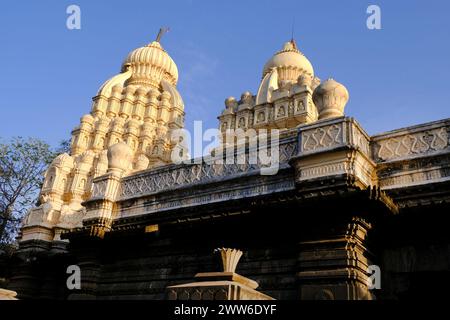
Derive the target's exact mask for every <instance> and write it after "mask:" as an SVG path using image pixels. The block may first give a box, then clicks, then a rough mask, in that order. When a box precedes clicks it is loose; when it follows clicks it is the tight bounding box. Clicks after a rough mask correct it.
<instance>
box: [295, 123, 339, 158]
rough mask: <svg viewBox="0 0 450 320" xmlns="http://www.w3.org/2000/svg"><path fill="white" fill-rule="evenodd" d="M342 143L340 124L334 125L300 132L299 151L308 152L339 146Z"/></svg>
mask: <svg viewBox="0 0 450 320" xmlns="http://www.w3.org/2000/svg"><path fill="white" fill-rule="evenodd" d="M342 142H343V135H342V123H336V124H332V125H328V126H325V127H318V128H315V129H312V130H307V131H304V132H302V149H301V151H303V152H308V151H315V150H318V149H322V148H330V147H334V146H337V145H340V144H342Z"/></svg>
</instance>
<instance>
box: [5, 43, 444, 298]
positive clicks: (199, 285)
mask: <svg viewBox="0 0 450 320" xmlns="http://www.w3.org/2000/svg"><path fill="white" fill-rule="evenodd" d="M257 77H259V75H257ZM177 81H178V70H177V67H176V65H175V63H174V61H173V60H172V59H171V58H170V57H169V55H168V54H167V53H166V52H165V51H164V50H163V49H162V47H161V44H160V43H159V42H152V43H151V44H149V45H148V46H145V47H142V48H139V49H136V50H135V51H133V52H132V53H130V55H129V56H128V57H127V58H126V60H125V62H124V63H123V65H122V71H121V73H120V74H118V75H116V76H114V77H113V78H111V79H110V80H108V81H107V82H106V83H105V84H104V85H103V86H102V87H101V88H100V90H99V91H98V93H97V95H96V96H95V97H94V99H93V100H94V102H93V107H92V110H91V113H90V114H88V115H85V116H83V117H82V118H81V124H80V126H79V127H77V128H75V129H74V130H73V139H72V146H71V153H70V155H69V154H63V155H61V156H59V157H57V158H56V159H55V161H54V162H53V163H52V165H51V166H50V167H49V169H48V171H47V173H46V178H45V183H44V186H43V188H42V193H41V202H42V204H41V206H39V207H37V208H35V209H33V210H31V212H30V213H29V215H28V216H27V217H26V219H25V221H24V225H23V228H22V233H21V238H20V249H19V251H18V253H17V254H16V256H15V259H14V263H13V265H14V267H12V268H11V270H12V271H11V276H10V281H9V287H8V288H9V289H11V290H15V291H17V292H18V297H19V298H32V297H50V298H63V299H66V298H70V299H77V298H92V299H111V298H139V299H141V298H146V299H178V300H186V299H188V300H189V299H228V300H231V299H244V298H246V299H307V300H310V299H344V300H348V299H350V300H361V299H374V298H377V299H402V298H409V297H420V296H422V295H424V294H426V292H428V291H429V290H431V289H432V282H427V281H426V279H431V280H430V281H436V280H437V279H438V278H439V279H441V280H442V279H444V280H445V279H447V280H448V279H449V275H448V270H449V269H450V268H449V261H450V259H449V252H448V243H449V242H448V236H446V235H448V232H447V231H446V230H445V226H444V225H441V224H439V216H440V215H442V214H444V213H445V214H447V213H448V212H450V211H449V209H450V208H449V200H450V197H449V195H450V188H449V186H450V146H449V132H450V120H449V119H444V120H439V121H435V122H430V123H425V124H421V125H416V126H412V127H408V128H403V129H397V130H394V131H390V132H385V133H382V134H378V135H375V136H370V135H368V134H367V133H366V132H365V131H364V129H363V127H362V126H361V125H360V124H359V123H358V122H357V121H356V120H355V119H353V118H350V117H347V116H345V112H344V108H345V105H346V103H347V101H348V99H349V93H348V91H347V89H346V88H345V87H344V86H343V85H342V84H340V83H339V82H337V81H336V80H333V79H328V80H325V81H320V79H319V78H318V77H316V75H315V73H314V69H313V66H312V64H311V63H310V62H309V60H308V59H307V58H306V57H305V56H304V55H303V53H301V52H300V50H299V48H298V46H297V44H296V43H295V41H293V40H291V41H289V42H287V43H285V44H284V46H283V47H282V50H281V51H279V52H276V53H275V54H274V55H273V56H272V58H270V59H269V61H268V62H267V63H266V65H265V66H264V68H263V73H262V79H261V82H260V85H259V89H258V92H257V93H256V95H253V94H252V93H250V92H244V93H243V94H242V96H241V98H240V99H239V100H237V99H235V98H233V97H229V98H227V99H226V101H225V110H223V112H222V113H221V114H220V115H219V128H220V130H221V132H222V133H223V134H224V135H226V132H227V130H234V129H242V130H243V131H248V130H250V129H255V130H259V129H278V130H280V132H281V134H280V141H279V144H278V145H277V148H278V149H277V151H278V154H279V170H278V171H277V173H276V174H274V175H261V168H262V166H261V164H260V163H259V162H258V163H256V164H252V163H249V162H248V161H247V162H244V163H239V164H238V163H221V164H219V163H206V162H197V161H192V162H191V163H184V164H170V159H171V158H170V154H171V152H172V150H174V148H175V145H174V143H172V141H171V140H170V133H171V131H172V130H174V129H178V128H181V127H183V118H184V106H183V102H182V99H181V97H180V95H179V93H178V92H177V90H176V84H177ZM218 111H219V110H218ZM388 116H389V115H386V117H388ZM180 151H182V152H183V151H185V150H180ZM236 152H237V151H236ZM216 248H235V249H239V250H234V251H233V250H231V249H229V250H228V249H223V250H222V252H229V255H230V256H229V258H226V259H228V260H226V259H225V260H226V261H230V260H229V259H236V260H233V261H232V262H227V263H225V262H224V266H225V265H226V266H225V267H224V268H223V271H222V272H216V271H220V270H218V269H219V267H220V264H219V262H218V261H217V260H215V258H214V255H213V251H214V249H216ZM227 250H228V251H227ZM227 254H228V253H227ZM227 257H228V256H227ZM236 257H237V258H236ZM239 258H240V260H239ZM222 259H224V258H223V257H222ZM225 260H224V261H225ZM237 261H240V263H239V264H237ZM68 265H78V266H80V268H81V270H82V288H81V290H74V291H71V290H68V289H67V288H66V282H65V279H66V276H67V275H66V273H65V272H66V269H67V266H68ZM372 265H376V266H379V268H380V270H381V279H382V280H381V281H382V283H381V289H378V290H371V289H370V288H369V287H368V279H369V277H370V273H369V266H372ZM227 266H228V267H227ZM230 266H231V267H230ZM205 272H206V273H205ZM236 272H239V274H237V273H236ZM192 279H194V280H192ZM211 281H212V282H211ZM211 283H213V284H214V285H211ZM239 288H240V289H239ZM236 290H242V291H239V292H241V294H237V293H236V292H238V291H236Z"/></svg>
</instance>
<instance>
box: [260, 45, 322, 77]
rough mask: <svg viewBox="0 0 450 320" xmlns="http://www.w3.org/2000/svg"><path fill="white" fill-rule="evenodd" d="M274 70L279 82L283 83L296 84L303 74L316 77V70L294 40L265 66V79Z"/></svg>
mask: <svg viewBox="0 0 450 320" xmlns="http://www.w3.org/2000/svg"><path fill="white" fill-rule="evenodd" d="M273 68H276V69H277V71H278V80H279V81H280V82H281V83H283V82H290V83H294V82H297V79H298V77H299V76H300V75H302V74H303V73H307V74H308V75H310V76H311V77H313V76H314V69H313V66H312V65H311V62H309V60H308V59H307V58H306V57H305V56H304V55H303V53H301V52H300V50H298V49H297V45H296V43H295V41H294V40H291V41H289V42H286V43H285V44H284V46H283V49H281V50H280V51H278V52H277V53H275V55H274V56H273V57H272V58H270V60H269V61H267V63H266V64H265V66H264V69H263V78H264V76H265V75H266V74H268V73H269V72H270V71H271V70H272V69H273Z"/></svg>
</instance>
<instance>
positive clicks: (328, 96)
mask: <svg viewBox="0 0 450 320" xmlns="http://www.w3.org/2000/svg"><path fill="white" fill-rule="evenodd" d="M348 98H349V94H348V91H347V89H346V88H345V87H344V86H343V85H342V84H340V83H339V82H337V81H335V80H334V79H328V80H326V81H324V82H322V83H321V84H320V85H319V86H318V87H317V88H316V89H315V90H314V93H313V100H314V104H315V105H316V107H317V110H318V111H319V119H328V118H333V117H340V116H343V115H344V108H345V105H346V104H347V101H348Z"/></svg>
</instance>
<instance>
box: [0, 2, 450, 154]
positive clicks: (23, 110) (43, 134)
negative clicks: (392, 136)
mask: <svg viewBox="0 0 450 320" xmlns="http://www.w3.org/2000/svg"><path fill="white" fill-rule="evenodd" d="M71 4H76V5H78V6H80V8H81V30H68V29H67V28H66V19H67V17H68V15H67V14H66V8H67V7H68V6H69V5H71ZM370 4H376V5H378V6H380V8H381V23H382V29H381V30H369V29H368V28H367V27H366V19H367V17H368V14H367V13H366V9H367V7H368V6H369V5H370ZM449 16H450V1H447V0H443V1H434V0H428V1H412V0H410V1H392V0H390V1H378V0H373V1H362V0H358V1H357V0H355V1H349V0H345V1H335V0H334V1H323V0H322V1H303V0H296V1H281V0H280V1H274V0H272V1H212V0H209V1H206V0H205V1H195V0H190V1H187V0H186V1H149V0H146V1H137V0H126V1H99V0H89V1H81V0H71V1H63V0H54V1H31V0H30V1H23V0H17V1H8V2H2V3H1V8H0V39H1V50H0V61H1V62H2V67H1V77H0V120H1V122H0V137H2V138H9V137H11V136H17V135H21V136H25V137H27V136H32V137H39V138H41V139H44V140H45V141H47V142H49V143H50V144H52V145H56V144H57V143H58V142H59V141H60V140H62V139H65V138H69V137H70V131H71V129H72V128H73V127H75V126H76V125H78V124H79V118H80V117H81V116H82V115H83V114H86V113H88V112H89V111H90V108H91V98H92V96H93V95H95V93H96V91H97V89H98V88H99V86H100V85H101V84H102V83H103V82H104V81H105V80H106V79H108V78H110V77H111V76H113V75H115V74H116V73H118V72H119V70H120V66H121V63H122V61H123V59H124V58H125V57H126V55H127V54H128V53H129V52H130V51H131V50H133V49H134V48H136V47H139V46H143V45H145V44H147V43H149V42H151V41H152V40H154V39H155V36H156V34H157V32H158V29H159V27H161V26H169V27H170V29H171V31H170V32H169V33H168V34H167V35H165V36H164V37H163V40H162V45H163V47H164V48H165V49H166V50H167V51H168V52H169V54H170V55H171V56H172V58H173V59H174V61H175V62H176V64H177V66H178V70H179V75H180V77H179V84H178V88H179V91H180V93H181V95H182V97H183V99H184V102H185V111H186V114H187V116H186V127H187V128H188V129H192V127H193V121H194V120H203V121H204V127H206V128H213V127H217V125H218V122H217V116H218V115H219V114H220V112H221V111H222V109H223V107H224V103H223V101H224V100H225V98H226V97H228V96H235V97H240V95H241V94H242V92H244V91H247V90H249V91H251V92H252V93H256V90H257V88H258V85H259V81H260V79H261V72H262V68H263V66H264V63H265V62H266V61H267V60H268V59H269V58H270V57H271V56H272V54H273V53H275V52H276V51H277V50H279V49H280V48H281V46H282V44H283V43H284V42H285V41H288V40H289V39H290V37H291V27H292V21H293V18H294V17H295V27H294V30H295V39H296V40H297V44H298V46H299V48H300V50H301V51H302V52H303V53H304V54H305V55H306V56H307V57H308V59H309V60H310V61H311V63H312V64H313V66H314V68H315V72H316V75H317V76H318V77H319V78H321V79H323V80H324V79H326V78H329V77H333V78H334V79H336V80H337V81H339V82H341V83H343V84H344V85H345V86H346V87H347V89H348V91H349V92H350V100H349V103H348V104H347V107H346V114H347V115H349V116H353V117H355V118H356V119H357V120H358V121H359V122H360V123H361V124H362V126H363V127H364V128H365V129H366V131H368V133H369V134H375V133H379V132H382V131H386V130H391V129H395V128H400V127H404V126H408V125H413V124H419V123H423V122H427V121H433V120H438V119H442V118H447V117H450V108H449V107H450V89H449V76H448V75H449V71H450V37H449V36H450V19H449Z"/></svg>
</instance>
